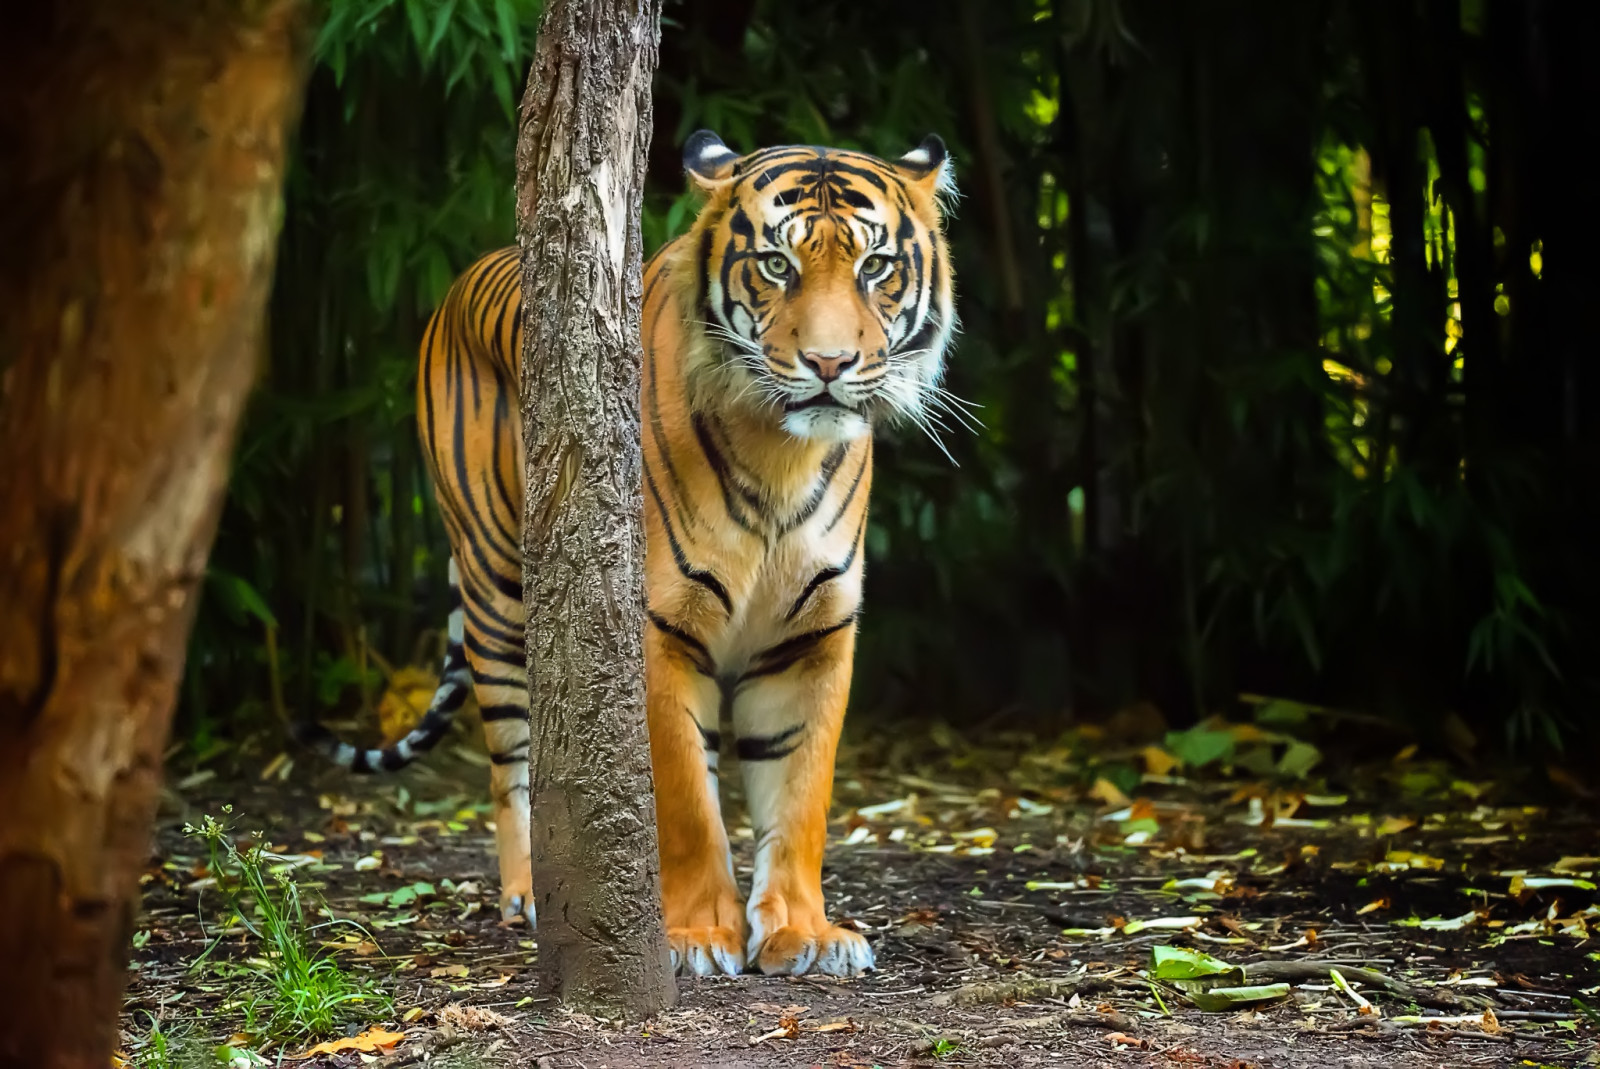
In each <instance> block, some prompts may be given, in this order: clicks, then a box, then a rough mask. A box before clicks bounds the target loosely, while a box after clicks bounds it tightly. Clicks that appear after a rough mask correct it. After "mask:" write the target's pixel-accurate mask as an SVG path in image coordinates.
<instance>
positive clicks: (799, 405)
mask: <svg viewBox="0 0 1600 1069" xmlns="http://www.w3.org/2000/svg"><path fill="white" fill-rule="evenodd" d="M808 408H838V409H843V410H845V411H849V412H853V411H855V408H854V406H853V405H847V404H845V403H844V402H843V401H841V400H839V399H838V398H837V397H835V396H833V394H832V393H830V392H828V391H827V390H824V391H822V392H821V393H819V394H817V395H816V396H815V397H807V398H806V399H805V400H804V401H787V402H785V403H784V406H783V410H784V412H786V413H788V412H804V411H805V410H806V409H808Z"/></svg>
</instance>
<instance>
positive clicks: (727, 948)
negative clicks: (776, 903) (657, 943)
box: [667, 925, 744, 976]
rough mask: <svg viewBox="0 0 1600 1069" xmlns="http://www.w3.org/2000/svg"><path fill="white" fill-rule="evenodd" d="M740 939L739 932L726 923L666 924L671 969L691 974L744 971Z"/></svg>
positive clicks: (678, 973) (704, 974)
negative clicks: (702, 925)
mask: <svg viewBox="0 0 1600 1069" xmlns="http://www.w3.org/2000/svg"><path fill="white" fill-rule="evenodd" d="M743 941H744V935H743V933H742V932H737V931H735V930H734V929H732V928H729V927H727V926H726V925H713V926H709V927H703V928H668V929H667V946H668V948H669V949H670V950H671V951H672V971H673V973H674V974H677V975H682V974H688V975H690V976H716V975H717V974H718V973H721V974H723V975H725V976H738V975H739V974H740V973H742V972H744V948H743V947H741V946H740V945H739V944H740V943H742V942H743Z"/></svg>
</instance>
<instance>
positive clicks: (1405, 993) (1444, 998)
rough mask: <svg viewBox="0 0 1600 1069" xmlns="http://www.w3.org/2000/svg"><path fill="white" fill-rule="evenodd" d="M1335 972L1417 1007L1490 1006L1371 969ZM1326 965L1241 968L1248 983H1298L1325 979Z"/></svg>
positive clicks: (1267, 964)
mask: <svg viewBox="0 0 1600 1069" xmlns="http://www.w3.org/2000/svg"><path fill="white" fill-rule="evenodd" d="M1338 968H1339V972H1340V973H1342V974H1343V976H1344V978H1345V979H1346V980H1358V981H1360V982H1361V983H1363V984H1366V985H1367V986H1368V987H1376V988H1378V989H1380V990H1382V991H1386V992H1388V993H1389V994H1391V995H1394V996H1395V997H1396V998H1403V999H1407V1000H1409V1001H1411V1002H1415V1003H1416V1004H1417V1005H1419V1006H1431V1007H1433V1008H1434V1009H1440V1010H1462V1009H1477V1010H1483V1009H1487V1008H1488V1007H1489V1006H1490V1005H1491V1004H1492V1003H1491V1002H1490V1000H1488V999H1486V998H1479V997H1477V996H1474V995H1457V994H1453V993H1451V992H1448V991H1442V990H1440V989H1439V988H1436V987H1418V986H1416V985H1414V984H1408V983H1406V982H1404V981H1403V980H1396V979H1395V978H1394V977H1392V976H1387V975H1385V974H1383V973H1381V972H1378V971H1377V970H1375V969H1362V968H1357V967H1356V966H1353V965H1341V966H1339V967H1338ZM1329 971H1330V970H1329V966H1328V965H1327V964H1326V963H1324V962H1319V961H1258V962H1253V963H1251V964H1249V965H1246V966H1244V974H1245V977H1246V978H1247V979H1248V980H1249V981H1250V982H1252V983H1259V982H1267V983H1277V982H1280V981H1281V982H1283V983H1289V984H1295V983H1302V982H1304V981H1307V980H1326V979H1328V974H1329Z"/></svg>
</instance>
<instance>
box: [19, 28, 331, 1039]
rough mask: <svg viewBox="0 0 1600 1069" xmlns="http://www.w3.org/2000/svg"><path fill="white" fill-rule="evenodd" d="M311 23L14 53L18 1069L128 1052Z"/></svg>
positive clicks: (169, 32) (35, 41)
mask: <svg viewBox="0 0 1600 1069" xmlns="http://www.w3.org/2000/svg"><path fill="white" fill-rule="evenodd" d="M303 16H304V11H303V9H302V4H301V3H300V2H299V0H258V2H254V3H251V2H240V3H227V2H223V0H192V2H185V3H176V4H175V3H170V2H163V0H69V2H62V3H55V4H27V5H22V6H21V7H19V8H18V9H17V10H15V11H13V12H11V13H9V14H8V17H7V27H6V30H5V32H4V34H0V101H3V102H4V109H5V110H4V111H3V112H0V144H3V145H5V162H4V165H3V166H0V457H4V458H5V464H4V469H3V473H0V963H3V968H0V1006H4V1007H5V1016H4V1019H3V1023H0V1066H4V1067H11V1066H24V1065H25V1066H29V1067H46V1069H65V1067H74V1069H76V1067H79V1066H82V1067H90V1066H93V1067H94V1069H103V1067H104V1066H106V1065H107V1064H109V1059H110V1055H111V1052H112V1050H113V1048H114V1046H115V1042H116V1037H117V1015H118V1011H119V1008H120V1004H121V998H122V990H123V982H124V980H125V978H126V965H125V962H126V960H127V959H126V955H127V945H128V937H129V934H130V932H131V931H132V925H133V920H134V916H135V911H136V908H137V904H138V890H139V875H140V873H141V872H142V870H143V869H144V866H145V863H146V861H147V860H148V857H149V849H150V844H149V834H150V823H151V819H152V817H153V815H154V810H155V803H156V798H157V792H158V788H159V784H160V776H161V753H162V749H163V746H164V745H165V741H166V736H167V729H168V725H169V722H170V719H171V714H172V707H173V700H174V695H175V690H176V687H177V683H178V680H179V678H180V676H181V674H182V668H183V658H184V647H185V643H186V640H187V637H188V633H189V626H190V623H191V621H192V620H193V616H194V608H195V601H196V594H197V590H198V584H199V582H200V578H201V575H202V573H203V571H204V568H205V561H206V555H207V552H208V551H209V549H210V546H211V540H212V536H213V535H214V533H215V530H216V523H217V516H218V512H219V509H220V507H221V501H222V491H223V487H224V484H225V482H226V479H227V475H228V461H229V454H230V451H231V447H232V445H233V441H234V432H235V429H236V427H237V425H238V420H239V415H240V412H241V409H242V407H243V403H244V399H245V395H246V393H247V392H248V390H249V387H250V384H251V381H252V379H253V376H254V371H255V367H256V354H257V349H258V345H259V341H260V335H261V326H262V309H263V306H264V304H265V302H266V297H267V290H268V286H269V284H270V281H271V278H272V262H273V255H274V252H275V248H276V238H277V232H278V224H279V219H280V214H281V198H280V193H281V185H282V179H283V169H284V153H285V140H286V138H285V133H286V130H287V129H288V127H289V124H290V122H291V120H292V119H293V117H294V116H295V114H296V111H297V104H298V97H299V90H300V85H301V77H302V73H303V71H304V63H303V60H304V57H305V49H304V47H303V43H304V42H303V35H302V34H301V33H300V28H301V24H302V21H303Z"/></svg>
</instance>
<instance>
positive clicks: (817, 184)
mask: <svg viewBox="0 0 1600 1069" xmlns="http://www.w3.org/2000/svg"><path fill="white" fill-rule="evenodd" d="M683 164H684V169H685V171H686V173H687V176H688V179H689V181H690V183H691V185H692V188H693V189H695V190H696V191H697V192H698V194H699V195H700V196H701V198H702V199H703V204H702V206H701V208H700V211H699V213H698V215H697V216H696V218H695V220H694V223H693V224H692V225H691V226H690V228H689V229H688V231H687V232H686V233H685V234H683V235H682V236H680V237H678V238H676V239H674V240H672V241H670V242H668V243H667V244H666V245H665V246H663V247H662V248H661V249H660V251H658V252H657V253H656V254H655V255H654V256H653V257H651V259H650V260H649V262H648V263H647V264H646V265H645V267H644V275H643V283H644V289H643V306H642V322H641V341H642V346H643V353H642V375H641V396H640V415H641V438H642V444H643V450H644V465H643V468H644V479H643V482H644V486H643V488H642V493H643V499H644V508H645V517H644V519H645V595H646V597H645V620H644V621H642V622H641V626H643V627H644V629H645V631H644V634H645V641H644V661H645V691H646V713H647V720H648V729H649V737H650V753H651V770H652V773H653V777H654V787H655V798H656V812H657V815H658V843H659V849H660V873H661V895H662V908H663V913H664V920H665V923H666V929H667V938H668V944H669V949H670V956H671V962H672V968H673V971H674V972H675V973H677V974H680V975H681V974H692V975H697V976H707V975H717V974H727V975H736V974H739V973H742V972H744V971H746V969H747V968H750V969H757V970H759V971H760V972H762V973H765V974H767V975H779V974H782V975H801V974H804V973H807V972H812V971H815V972H820V973H823V974H828V975H833V976H853V975H857V974H860V973H863V972H865V971H868V970H871V969H873V968H874V967H875V959H874V954H873V950H872V948H871V946H870V945H869V944H868V942H867V941H866V939H865V938H864V937H863V936H862V935H861V934H860V933H858V932H857V931H854V930H852V929H851V928H848V927H844V926H840V925H836V924H833V923H832V922H830V921H829V919H828V916H827V912H826V910H825V908H824V901H823V894H822V859H823V848H824V843H825V841H826V839H827V814H828V807H829V804H830V800H831V794H832V788H833V773H834V759H835V755H836V751H837V747H838V742H839V736H840V731H841V727H842V725H843V721H844V714H845V706H846V702H847V699H848V696H849V691H850V680H851V672H852V668H853V660H854V652H855V642H856V627H857V621H858V619H859V616H860V612H861V600H862V597H861V595H862V577H863V569H864V552H863V542H864V540H865V537H866V524H867V503H868V496H869V491H870V489H871V485H872V457H873V438H872V434H871V432H872V430H873V428H874V427H875V426H877V425H879V424H884V423H888V422H891V421H893V420H895V419H897V418H909V419H910V420H912V421H916V422H919V423H925V421H926V420H928V419H929V418H936V416H935V412H936V410H937V409H938V408H939V407H940V404H939V398H940V396H941V395H943V394H944V391H943V389H942V387H941V386H940V382H941V379H942V376H943V373H944V369H945V353H946V350H947V348H948V347H949V345H950V343H951V339H952V337H953V334H954V332H955V331H956V329H957V320H956V314H955V307H954V283H955V280H954V274H953V271H952V265H951V261H950V253H949V249H948V247H947V245H946V240H945V236H944V216H945V214H946V213H947V207H946V206H947V204H948V198H949V197H950V196H952V195H954V193H955V187H954V182H953V178H952V164H951V161H950V158H949V155H948V153H947V151H946V149H945V145H944V142H943V141H942V140H941V139H940V138H939V137H938V136H937V135H930V136H929V137H927V138H926V139H925V140H924V141H923V142H922V143H921V144H920V145H919V146H918V147H916V148H915V149H912V150H911V151H910V152H908V153H906V154H905V155H903V156H900V157H899V158H897V159H894V160H885V159H880V158H878V157H875V156H871V155H867V154H864V153H861V152H855V151H847V150H841V149H832V148H822V147H815V146H780V147H775V148H767V149H762V150H759V151H755V152H752V153H749V154H747V155H743V156H741V155H737V154H736V153H735V152H734V151H733V150H731V149H730V148H728V147H727V146H726V145H725V144H724V143H723V141H722V139H721V138H719V137H718V136H717V135H716V134H715V133H713V132H711V131H708V130H701V131H698V132H696V133H694V134H693V135H691V136H690V137H689V138H688V139H687V140H686V141H685V143H684V149H683ZM520 270H521V267H520V256H519V250H518V249H517V248H516V247H515V246H513V247H509V248H504V249H501V250H499V251H497V252H492V253H489V254H488V255H486V256H484V257H483V258H482V259H480V260H478V261H477V262H476V263H475V264H473V265H472V266H471V267H470V268H469V269H468V270H467V271H466V272H465V273H463V274H462V275H461V276H460V277H459V278H458V279H457V280H456V281H455V283H454V284H453V286H452V287H451V288H450V290H449V291H448V293H447V295H446V297H445V298H444V300H443V302H442V303H441V305H440V307H439V308H438V310H437V311H436V312H435V313H434V315H433V316H432V318H431V319H430V321H429V323H428V326H427V330H426V332H425V334H424V337H423V339H422V344H421V353H420V365H419V378H418V384H417V412H418V425H419V431H420V435H421V440H422V445H423V452H424V454H425V456H426V459H427V464H428V468H429V471H430V474H431V475H432V478H433V483H434V488H435V494H436V497H437V499H438V503H439V508H440V513H441V515H442V516H443V518H444V524H445V527H446V530H447V533H448V536H449V541H450V546H451V550H452V557H451V561H450V565H449V575H450V590H451V606H452V607H451V611H450V615H449V621H448V643H447V646H446V651H445V657H444V665H443V670H442V672H441V677H440V683H439V687H438V690H437V693H436V694H435V695H434V698H433V701H432V704H431V706H430V708H429V710H428V712H427V713H426V715H425V716H424V717H423V718H422V720H421V721H420V722H419V723H418V725H417V727H416V728H415V729H414V730H412V731H411V732H410V733H409V734H408V735H407V736H406V737H405V738H404V739H402V740H400V741H399V742H398V743H396V744H394V745H393V746H390V747H388V748H386V749H360V748H357V747H354V746H352V745H350V744H348V743H344V742H341V741H339V740H337V739H336V738H335V737H334V736H332V735H331V733H328V732H327V731H326V730H323V729H316V728H313V729H312V730H310V731H309V732H308V734H307V738H306V741H310V742H312V743H313V744H316V745H319V746H320V747H321V748H322V749H324V750H325V752H326V753H327V754H328V756H330V757H332V758H333V759H334V760H335V761H337V762H339V763H340V764H343V765H345V766H346V767H348V768H349V769H351V770H352V771H357V772H365V771H375V770H378V769H394V768H398V767H400V766H402V765H404V764H406V763H408V762H409V761H411V760H412V759H413V758H414V757H416V756H417V755H418V754H419V753H421V752H423V751H425V750H427V749H428V748H429V747H431V746H432V745H433V744H434V743H436V742H437V741H438V740H439V738H441V737H442V736H443V734H444V733H445V731H446V729H447V728H448V726H449V724H450V720H451V717H452V715H453V713H454V712H455V711H456V710H457V709H458V708H459V707H460V706H461V705H462V704H463V702H464V701H465V699H466V697H467V695H468V694H469V692H474V693H475V694H476V698H477V702H478V706H479V709H480V710H481V715H482V719H483V726H484V732H485V735H486V738H487V742H488V747H489V752H490V757H491V762H492V763H491V772H490V781H491V794H492V799H493V806H494V819H495V828H496V840H497V848H498V854H499V867H500V880H501V887H502V894H501V911H502V915H503V916H504V917H505V918H506V919H507V920H516V919H517V918H519V917H520V918H525V919H526V921H527V923H529V924H530V925H533V924H536V922H537V915H536V910H535V907H534V899H533V893H532V873H531V863H530V839H529V828H530V819H531V815H530V813H529V794H528V754H529V727H528V698H527V675H526V671H525V661H524V645H523V639H524V634H523V625H524V616H523V603H522V558H521V553H520V546H521V542H520V539H519V529H520V527H519V525H520V517H521V513H522V493H523V467H522V464H523V454H522V433H521V427H520V421H519V414H518V413H519V409H518V400H519V397H520V393H519V368H520V359H521V353H522V338H521V332H522V315H523V310H522V303H521V286H520V281H521V276H520ZM724 723H730V724H731V726H732V730H733V733H734V740H733V743H734V745H733V749H734V752H735V753H736V754H737V756H738V758H739V765H740V769H741V771H742V774H743V780H744V784H745V794H746V802H747V806H748V810H749V819H750V823H751V828H752V831H753V833H754V839H755V843H754V846H755V857H754V868H753V872H752V875H751V883H750V892H749V895H748V896H746V897H743V898H741V895H740V891H739V887H738V884H737V881H736V880H735V875H734V868H733V860H732V853H731V850H730V847H729V838H728V833H727V830H726V828H725V827H724V825H723V821H722V813H721V807H720V804H719V800H718V786H719V781H718V758H719V754H720V753H721V750H722V735H721V732H722V727H723V725H724Z"/></svg>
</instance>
